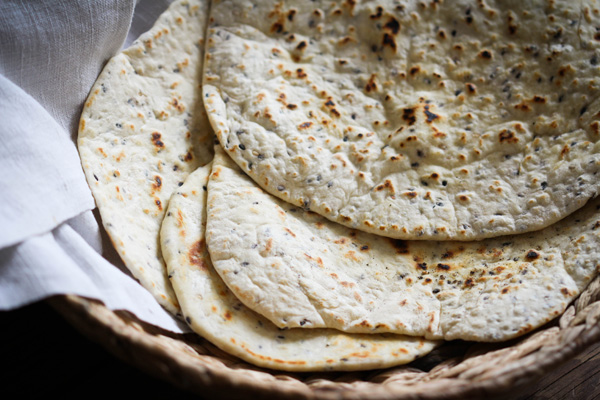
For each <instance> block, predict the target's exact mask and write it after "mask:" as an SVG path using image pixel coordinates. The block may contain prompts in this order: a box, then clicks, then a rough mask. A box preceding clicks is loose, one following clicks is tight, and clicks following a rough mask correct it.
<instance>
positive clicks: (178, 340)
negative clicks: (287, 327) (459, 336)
mask: <svg viewBox="0 0 600 400" xmlns="http://www.w3.org/2000/svg"><path fill="white" fill-rule="evenodd" d="M49 302H50V304H51V305H52V306H53V307H54V308H55V309H57V310H58V311H59V312H60V313H61V314H62V315H63V317H65V318H66V319H67V321H69V322H70V323H71V324H72V325H73V326H74V327H75V328H77V329H78V330H79V331H80V332H81V333H83V334H84V335H85V336H87V337H88V338H90V339H91V340H93V341H95V342H98V343H100V344H102V345H103V346H104V347H106V348H107V349H108V350H109V351H110V352H112V353H113V354H114V355H115V356H117V357H118V358H120V359H122V360H124V361H126V362H128V363H130V364H132V365H133V366H135V367H138V368H139V369H141V370H143V371H145V372H146V373H148V374H150V375H152V376H154V377H156V378H159V379H162V380H166V381H167V382H170V383H171V384H173V385H175V386H176V387H178V388H181V389H183V390H186V391H190V392H192V393H198V394H202V395H204V396H206V395H210V396H214V397H217V396H226V397H227V398H232V399H234V398H260V399H262V398H265V399H266V398H269V399H273V398H286V399H323V400H325V399H358V398H360V399H433V398H435V399H451V398H467V397H473V396H477V397H479V396H484V395H485V396H486V397H487V398H490V397H491V396H494V395H502V394H507V393H509V392H510V390H511V389H514V388H517V387H521V386H522V385H526V384H530V383H532V382H534V381H536V380H537V379H538V378H540V377H541V376H543V375H544V374H545V373H547V372H548V371H551V370H552V369H554V368H556V367H557V366H559V365H561V364H562V363H564V362H566V361H568V360H570V359H571V358H572V357H574V356H575V355H577V354H578V353H579V352H581V351H582V350H584V349H585V348H587V347H588V346H590V345H591V344H593V343H596V342H598V341H600V324H599V322H600V278H596V279H595V280H594V281H593V282H592V283H591V284H590V285H589V287H588V288H587V289H586V290H585V291H584V292H583V293H582V294H581V295H580V296H579V298H578V299H577V300H576V301H575V302H574V303H573V304H572V305H570V306H569V307H568V308H567V310H566V311H565V312H564V313H563V315H562V316H561V317H560V319H558V320H557V321H555V323H553V324H551V325H550V326H546V327H544V328H542V329H540V330H537V331H536V332H534V333H532V334H530V335H527V336H526V337H524V338H521V339H519V340H513V341H510V342H507V343H504V344H481V343H468V342H457V343H448V344H446V345H443V346H442V347H440V348H439V349H437V350H435V351H434V352H433V353H431V354H430V355H428V356H426V357H424V358H423V359H421V360H417V361H416V362H413V363H412V364H409V365H406V366H402V367H397V368H392V369H386V370H376V371H363V372H351V373H340V372H338V373H306V374H302V373H287V372H286V373H282V372H279V371H272V370H266V369H260V368H257V367H254V366H252V365H250V364H247V363H245V362H243V361H240V360H239V359H237V358H234V357H232V356H230V355H228V354H226V353H224V352H222V351H220V350H219V349H218V348H216V347H215V346H213V345H212V344H210V343H209V342H208V341H206V340H204V339H202V338H201V337H199V336H197V335H195V334H184V335H177V334H172V333H170V332H166V331H163V330H160V329H158V328H156V327H154V326H151V325H148V324H146V323H144V322H142V321H139V320H138V319H136V318H135V317H134V316H132V315H131V314H129V313H127V312H120V311H118V312H115V311H111V310H109V309H108V308H106V307H105V306H103V305H102V304H101V303H99V302H96V301H92V300H88V299H84V298H81V297H77V296H61V297H56V298H53V299H50V301H49Z"/></svg>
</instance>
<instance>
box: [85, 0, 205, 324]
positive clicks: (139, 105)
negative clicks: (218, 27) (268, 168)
mask: <svg viewBox="0 0 600 400" xmlns="http://www.w3.org/2000/svg"><path fill="white" fill-rule="evenodd" d="M207 9H208V1H204V0H189V1H176V2H174V3H173V4H171V6H169V8H168V9H167V10H166V11H165V12H164V13H163V14H162V15H161V16H160V17H159V18H158V20H157V21H156V23H155V25H154V26H153V27H152V29H151V30H150V31H149V32H147V33H145V34H143V35H142V36H141V37H140V38H139V39H138V40H136V41H135V42H134V43H133V44H132V45H131V46H130V47H129V48H128V49H126V50H123V51H122V52H120V53H119V54H117V55H116V56H115V57H113V58H112V59H111V60H110V61H109V62H108V63H107V65H106V66H105V68H104V69H103V71H102V73H101V74H100V76H99V77H98V80H97V82H96V83H95V84H94V86H93V88H92V90H91V93H90V95H89V98H88V99H87V102H86V103H85V106H84V109H83V113H82V116H81V120H80V127H79V138H78V147H79V153H80V155H81V160H82V164H83V169H84V171H85V175H86V178H87V181H88V183H89V185H90V188H91V190H92V194H93V195H94V198H95V199H96V204H97V206H98V209H99V211H100V215H101V219H102V223H103V225H104V227H105V228H106V231H107V232H108V234H109V236H110V238H111V240H112V242H113V244H114V246H115V248H116V249H117V251H118V253H119V255H120V256H121V258H122V259H123V261H124V263H125V265H126V266H127V268H128V269H129V270H130V271H131V273H132V274H133V276H134V277H135V278H137V279H138V280H139V281H140V283H141V284H142V285H143V286H144V287H145V288H146V289H148V290H149V291H150V292H151V293H152V294H153V295H154V296H155V297H156V299H157V300H158V301H159V302H160V304H162V305H163V306H164V307H165V308H166V309H167V310H169V311H171V312H173V313H178V312H179V306H178V303H177V299H176V297H175V295H174V293H173V289H172V288H171V286H170V284H169V282H168V279H167V277H166V268H165V265H164V261H163V259H162V255H161V252H160V244H159V240H158V234H159V230H160V224H161V221H162V218H163V216H164V213H165V210H166V208H167V205H168V201H169V197H170V196H171V193H172V192H173V191H174V190H175V189H176V188H177V187H178V185H180V184H182V183H183V181H184V180H185V178H186V176H187V175H188V174H189V173H190V172H191V171H193V170H195V169H196V168H197V167H198V166H201V165H204V164H206V163H207V162H209V161H210V160H211V159H212V147H213V137H214V135H213V133H212V129H211V128H210V124H209V123H208V120H207V118H206V113H205V111H204V105H203V104H202V99H201V94H200V84H201V70H202V54H203V51H204V39H203V38H204V30H205V26H206V18H207V15H208V13H207V11H208V10H207Z"/></svg>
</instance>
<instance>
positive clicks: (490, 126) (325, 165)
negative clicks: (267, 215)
mask: <svg viewBox="0 0 600 400" xmlns="http://www.w3.org/2000/svg"><path fill="white" fill-rule="evenodd" d="M210 16H211V24H210V26H209V31H208V38H209V39H208V45H207V55H206V60H205V65H206V68H205V76H204V86H203V91H204V93H205V96H206V99H205V103H206V107H207V111H208V115H209V118H210V121H211V124H212V126H213V128H214V130H215V133H216V135H217V136H218V138H219V141H220V142H221V144H222V145H223V147H224V148H225V149H226V150H227V152H228V153H229V154H230V156H231V157H232V158H233V159H234V160H235V161H236V163H237V164H238V165H239V166H240V167H241V168H242V169H243V170H244V172H246V173H247V174H249V176H250V177H252V179H253V180H254V181H255V182H256V183H257V184H258V185H260V186H261V187H262V188H263V189H265V190H266V191H268V192H269V193H271V194H273V195H275V196H277V197H279V198H281V199H283V200H285V201H287V202H289V203H292V204H294V205H296V206H300V207H303V208H305V209H310V210H311V211H314V212H316V213H318V214H321V215H322V216H324V217H326V218H328V219H330V220H332V221H335V222H338V223H341V224H344V225H346V226H348V227H351V228H355V229H359V230H363V231H367V232H371V233H376V234H379V235H384V236H388V237H393V238H400V239H411V240H413V239H429V240H448V239H453V240H479V239H483V238H487V237H496V236H501V235H507V234H517V233H525V232H529V231H533V230H538V229H542V228H544V227H546V226H549V225H551V224H552V223H555V222H557V221H559V220H560V219H561V218H563V217H565V216H566V215H569V214H570V213H572V212H573V211H575V210H576V209H578V208H580V207H581V206H583V205H584V204H585V203H586V201H587V200H588V199H590V198H593V197H594V196H596V194H597V193H598V187H599V185H600V179H598V177H597V173H598V171H599V169H600V142H599V138H600V120H599V115H600V113H599V112H600V99H599V91H598V89H599V87H600V86H599V83H600V80H599V79H600V78H599V76H600V63H599V60H600V51H599V48H600V47H599V46H600V36H599V34H598V32H597V27H598V26H600V13H599V12H598V2H597V1H593V0H591V1H587V0H586V1H582V2H572V1H567V0H560V1H559V0H557V1H552V2H546V1H522V0H511V1H504V0H503V1H499V0H498V1H493V0H489V1H485V2H474V1H467V0H460V1H443V2H438V1H433V2H417V1H410V2H409V1H395V0H385V1H377V2H374V1H373V2H356V1H339V2H335V1H329V0H320V1H319V0H317V1H300V0H296V1H286V2H285V3H282V2H273V1H267V0H258V1H252V2H250V1H233V0H217V1H215V2H214V4H213V6H212V7H211V14H210Z"/></svg>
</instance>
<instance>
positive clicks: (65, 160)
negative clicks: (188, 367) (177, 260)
mask: <svg viewBox="0 0 600 400" xmlns="http://www.w3.org/2000/svg"><path fill="white" fill-rule="evenodd" d="M171 1H172V0H171ZM171 1H169V0H160V1H156V0H142V1H138V2H137V3H138V4H136V1H135V0H79V1H77V0H60V1H58V0H55V1H42V0H36V1H32V0H2V1H0V204H1V206H0V310H10V309H15V308H18V307H21V306H24V305H27V304H29V303H31V302H35V301H38V300H41V299H44V298H47V297H49V296H52V295H55V294H64V293H69V294H77V295H80V296H84V297H90V298H94V299H98V300H101V301H102V302H104V304H106V306H107V307H109V308H110V309H124V310H128V311H130V312H132V313H134V314H135V315H137V316H138V317H139V318H140V319H142V320H145V321H147V322H149V323H152V324H154V325H157V326H160V327H162V328H164V329H168V330H171V331H174V332H182V331H187V328H186V327H185V326H184V325H183V324H181V323H180V322H179V321H177V320H176V319H175V318H173V317H172V316H171V315H170V314H169V313H168V312H166V311H165V310H164V309H163V308H162V307H161V306H160V305H159V304H158V302H157V301H156V300H155V299H154V298H153V297H152V295H151V294H150V293H149V292H147V291H146V290H145V289H143V288H142V287H141V286H140V285H139V284H138V283H137V282H135V280H134V279H133V278H132V277H131V275H130V274H129V273H128V271H127V270H126V268H124V266H123V265H122V263H121V261H120V259H119V258H118V256H117V255H116V252H114V250H112V247H111V245H110V242H109V241H108V240H107V239H106V237H105V235H104V233H103V231H102V230H101V228H100V227H99V225H98V222H97V219H96V218H95V215H94V209H95V204H94V199H93V197H92V195H91V192H90V190H89V187H88V185H87V182H86V180H85V177H84V174H83V171H82V169H81V164H80V160H79V156H78V153H77V148H76V145H75V143H76V138H77V126H78V123H79V115H80V113H81V109H82V106H83V103H84V101H85V99H86V97H87V95H88V92H89V90H90V88H91V87H92V85H93V83H94V81H95V80H96V78H97V76H98V74H99V73H100V71H101V70H102V68H103V66H104V65H105V63H106V62H107V61H108V59H109V58H110V57H112V56H113V55H114V54H116V53H117V52H118V51H119V50H120V49H121V48H123V47H126V46H128V45H129V44H130V43H131V42H132V41H133V40H134V39H135V38H137V37H138V36H139V35H140V34H141V33H143V32H145V31H147V30H148V29H150V27H151V26H152V24H153V23H154V21H155V20H156V18H157V17H158V15H159V14H160V13H161V12H162V11H163V10H164V9H166V7H167V6H168V4H169V3H170V2H171Z"/></svg>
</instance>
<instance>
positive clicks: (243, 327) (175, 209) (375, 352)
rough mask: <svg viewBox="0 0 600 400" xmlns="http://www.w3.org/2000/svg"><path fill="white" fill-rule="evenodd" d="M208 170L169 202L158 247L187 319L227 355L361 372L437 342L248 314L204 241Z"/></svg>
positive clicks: (404, 359) (272, 364)
mask: <svg viewBox="0 0 600 400" xmlns="http://www.w3.org/2000/svg"><path fill="white" fill-rule="evenodd" d="M209 173H210V166H205V167H203V168H199V169H198V170H196V171H195V172H193V173H192V174H191V175H190V176H188V178H187V179H186V181H185V183H184V185H183V186H181V188H179V189H178V190H177V191H176V192H175V193H174V194H173V196H172V198H171V200H170V201H169V208H168V211H167V214H166V216H165V218H164V221H163V224H162V228H161V235H160V236H161V244H162V249H163V255H164V259H165V261H166V263H167V266H168V270H169V276H170V277H171V282H172V284H173V288H174V289H175V292H176V293H177V297H178V299H179V301H180V304H181V308H182V310H183V313H184V315H185V320H186V321H187V322H188V324H189V325H190V326H191V327H192V329H193V330H194V331H196V332H197V333H198V334H200V335H201V336H203V337H204V338H206V339H207V340H209V341H211V342H212V343H213V344H215V345H216V346H218V347H220V348H221V349H222V350H224V351H227V352H228V353H230V354H233V355H236V356H238V357H240V358H242V359H244V360H246V361H248V362H250V363H253V364H255V365H258V366H261V367H267V368H275V369H281V370H288V371H325V370H341V371H349V370H358V369H372V368H384V367H391V366H395V365H399V364H406V363H408V362H410V361H412V360H414V359H415V358H416V357H419V356H423V355H425V354H427V353H428V352H430V351H431V350H433V349H434V348H435V347H436V346H437V345H439V344H440V342H436V341H429V340H425V339H423V338H417V337H407V336H401V335H390V334H374V335H357V334H345V333H342V332H339V331H335V330H332V329H312V330H306V329H289V330H281V329H279V328H277V327H276V326H275V325H273V324H272V323H271V322H270V321H268V320H267V319H266V318H264V317H262V316H260V315H258V314H256V313H254V312H252V311H251V310H249V309H248V308H246V307H245V306H244V305H243V304H242V303H240V301H239V300H238V299H237V298H236V297H235V296H234V295H233V294H232V293H231V291H229V289H228V288H227V286H225V284H224V283H223V281H222V280H221V278H220V277H219V275H218V274H217V273H216V272H215V271H214V269H213V267H212V264H211V261H210V257H209V255H208V251H207V249H206V245H205V240H204V230H205V224H206V212H205V206H206V184H207V181H208V176H209Z"/></svg>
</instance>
